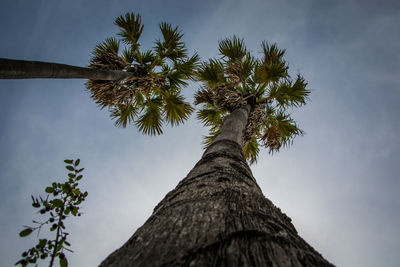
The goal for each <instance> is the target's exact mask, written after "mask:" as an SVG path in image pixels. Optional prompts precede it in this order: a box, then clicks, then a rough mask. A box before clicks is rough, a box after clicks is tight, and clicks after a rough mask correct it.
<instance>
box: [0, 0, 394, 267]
mask: <svg viewBox="0 0 400 267" xmlns="http://www.w3.org/2000/svg"><path fill="white" fill-rule="evenodd" d="M126 12H135V13H139V14H141V16H142V22H143V24H144V31H143V34H142V38H141V44H142V47H147V48H150V47H152V45H153V41H154V40H155V39H157V38H159V37H160V32H159V29H158V24H159V23H160V22H163V21H165V22H168V23H171V24H173V25H176V26H179V29H181V31H182V32H183V33H184V41H185V43H186V44H187V47H188V49H189V51H190V52H191V53H193V52H194V51H197V52H198V53H199V55H200V56H201V58H202V59H203V60H207V59H208V58H210V57H216V56H218V52H217V43H218V41H219V40H222V39H223V38H226V37H230V36H233V35H237V36H238V37H241V38H244V40H245V43H246V45H247V47H248V49H249V50H250V51H251V52H252V53H254V55H256V56H257V55H260V54H259V53H260V51H261V42H262V41H264V40H266V41H268V42H271V43H274V42H276V43H277V44H278V46H279V47H280V48H284V49H286V54H285V58H286V60H287V62H288V63H289V66H290V69H291V71H290V72H291V74H293V75H295V74H297V73H301V74H302V75H303V76H304V77H305V79H306V80H307V82H308V85H309V89H311V90H312V94H311V102H310V103H309V104H307V105H306V106H304V107H302V108H301V109H299V110H294V111H293V117H294V118H295V119H296V120H297V122H298V124H299V126H300V127H301V128H302V129H303V130H304V131H305V132H306V135H305V136H303V137H299V138H296V140H295V142H294V144H293V146H292V147H290V148H286V149H282V150H281V151H280V152H279V153H276V154H274V155H270V154H268V151H267V150H266V149H265V150H263V151H262V152H261V153H260V158H259V161H258V163H257V164H256V165H252V166H251V168H252V171H253V174H254V177H255V178H256V179H257V181H258V183H259V185H260V187H261V189H262V191H263V193H264V195H265V196H266V197H267V198H269V199H270V200H271V201H272V202H273V203H274V204H275V205H276V206H278V207H280V208H281V209H282V211H283V212H285V213H286V214H287V215H288V216H289V217H291V218H292V220H293V224H294V225H295V227H296V229H297V230H298V232H299V234H300V236H302V237H303V238H304V239H305V240H306V241H307V242H308V243H309V244H310V245H312V246H313V247H314V248H315V249H316V250H318V251H319V252H320V253H321V254H322V255H323V256H324V257H325V258H326V259H327V260H329V261H330V262H332V263H334V264H335V265H337V266H345V267H346V266H347V267H350V266H365V267H373V266H382V267H394V266H400V254H399V253H398V251H400V213H399V210H400V194H399V193H398V188H400V179H399V178H400V177H399V174H398V168H399V163H400V162H399V154H400V143H399V139H398V136H399V134H400V120H399V119H398V117H399V115H400V105H399V104H398V103H399V102H400V81H399V78H398V77H400V73H399V72H400V71H399V70H400V54H399V53H398V47H399V45H400V2H399V1H397V0H384V1H378V0H346V1H344V0H343V1H342V0H303V1H294V0H279V1H278V0H220V1H218V0H214V1H209V0H204V1H192V0H188V1H178V0H171V1H161V0H159V1H156V0H147V1H138V0H130V1H123V0H119V1H117V0H111V1H110V0H98V1H88V0H80V1H78V0H68V1H66V0H59V1H45V0H36V1H21V0H2V1H0V25H1V27H0V36H1V42H0V58H13V59H25V60H37V61H49V62H58V63H64V64H70V65H77V66H86V65H87V64H88V61H89V58H90V53H91V51H92V49H93V48H94V46H95V45H96V44H97V43H99V42H101V41H103V40H104V39H105V38H107V37H111V36H115V34H116V32H117V31H118V29H117V27H116V26H115V25H114V24H113V21H114V19H115V18H116V17H117V16H119V15H122V14H125V13H126ZM84 83H85V81H84V80H45V79H37V80H1V81H0V125H1V129H0V148H1V150H0V170H1V172H0V225H1V227H0V236H1V238H0V265H1V266H12V265H13V264H14V263H15V262H16V261H18V260H19V258H20V254H21V253H22V252H23V251H24V250H26V249H28V248H30V247H31V246H32V245H33V244H34V242H35V239H36V236H31V237H27V238H23V239H22V238H19V237H18V233H19V231H20V230H22V226H23V225H31V223H30V222H31V220H32V219H35V218H40V217H39V216H38V215H37V214H35V210H34V209H33V208H32V207H31V199H30V196H31V194H32V195H35V196H38V195H42V196H44V195H45V193H44V191H43V190H44V188H45V187H46V186H47V185H49V184H51V183H52V182H53V181H59V182H62V181H63V180H64V179H65V176H66V172H65V169H64V163H63V160H64V159H67V158H80V159H81V166H82V167H85V171H84V178H83V179H82V180H81V181H82V182H81V188H82V190H86V191H88V192H89V196H88V198H87V200H86V201H85V202H84V203H83V211H84V214H83V216H81V217H79V218H70V219H68V220H67V221H66V227H67V230H68V232H69V233H70V243H71V244H72V249H73V250H74V251H75V252H74V253H71V254H67V257H68V260H69V262H70V266H97V265H98V264H99V263H100V262H101V261H102V260H104V259H105V258H106V257H107V256H108V255H109V254H110V253H111V252H113V251H114V250H115V249H117V248H119V247H120V246H121V245H122V244H123V243H124V242H125V241H126V240H128V238H129V237H130V236H131V235H132V234H133V233H134V232H135V230H136V229H137V228H138V227H140V226H141V225H142V224H143V223H144V222H145V220H146V219H147V218H148V217H149V216H150V215H151V213H152V210H153V208H154V207H155V206H156V204H157V203H158V202H159V201H161V199H162V198H163V197H164V196H165V195H166V193H168V192H169V191H170V190H172V189H173V188H174V187H175V186H176V185H177V183H178V182H179V181H180V180H181V179H182V178H184V177H185V176H186V175H187V173H188V172H189V171H190V170H191V168H193V166H194V165H195V163H196V162H197V161H198V160H199V159H200V157H201V155H202V151H203V150H202V145H201V142H202V137H203V136H204V135H205V134H207V129H206V128H203V127H202V125H201V124H200V123H199V122H198V121H196V119H195V116H194V115H192V117H191V118H190V119H189V120H188V121H187V123H185V124H184V125H183V126H178V127H172V128H171V127H170V126H166V127H164V134H163V135H162V136H157V137H149V136H144V135H142V134H141V133H139V132H138V131H137V129H136V128H135V127H134V126H130V127H128V128H126V129H121V128H116V127H114V125H113V121H112V120H111V119H110V118H109V115H108V112H107V110H100V109H99V108H98V107H97V106H96V104H95V103H94V102H93V101H92V100H91V99H90V96H89V93H88V92H87V91H86V89H85V86H84ZM198 87H199V84H197V83H191V84H190V85H189V86H188V87H187V88H185V89H183V93H184V95H185V96H186V99H187V100H188V101H189V102H191V103H193V93H194V92H195V90H197V89H198ZM46 265H47V264H46V263H43V265H40V266H46Z"/></svg>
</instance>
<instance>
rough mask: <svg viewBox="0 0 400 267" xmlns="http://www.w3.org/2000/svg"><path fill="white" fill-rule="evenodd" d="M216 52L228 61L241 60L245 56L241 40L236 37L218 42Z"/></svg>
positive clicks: (244, 48)
mask: <svg viewBox="0 0 400 267" xmlns="http://www.w3.org/2000/svg"><path fill="white" fill-rule="evenodd" d="M218 50H219V52H220V53H221V55H222V56H224V57H227V58H228V60H242V58H243V57H244V56H245V55H246V54H247V49H246V46H245V44H244V41H243V39H239V38H237V37H236V36H233V37H232V38H226V39H224V40H222V41H220V42H218Z"/></svg>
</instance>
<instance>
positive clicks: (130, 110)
mask: <svg viewBox="0 0 400 267" xmlns="http://www.w3.org/2000/svg"><path fill="white" fill-rule="evenodd" d="M115 24H116V25H117V26H118V27H119V29H120V32H119V33H118V35H119V36H120V37H121V40H118V39H117V38H107V39H106V40H105V41H104V42H102V43H100V44H98V45H97V46H96V47H95V49H94V50H93V53H92V58H91V60H90V64H89V66H88V67H87V68H85V67H76V66H70V65H65V64H58V63H48V62H39V61H23V60H12V59H4V58H1V59H0V79H28V78H63V79H64V78H83V79H88V82H87V83H86V87H87V89H88V90H89V92H90V94H91V97H92V98H93V99H94V100H95V101H96V103H98V104H99V106H100V107H101V108H105V107H107V108H109V110H110V114H111V117H112V118H113V119H115V125H116V126H122V127H126V126H127V124H129V123H133V124H135V125H136V126H137V127H138V129H139V130H140V131H141V132H142V133H143V134H148V135H157V134H162V125H163V123H170V124H171V125H178V124H181V123H183V122H184V121H185V120H186V119H187V118H188V117H189V115H190V114H191V113H192V111H193V108H192V107H191V106H190V104H188V103H187V102H185V101H184V97H183V96H182V94H181V88H182V87H183V86H186V85H187V80H189V79H192V78H193V75H194V74H195V68H196V67H197V65H198V63H197V62H198V60H199V56H198V55H197V54H196V53H195V54H194V55H192V56H189V55H188V51H187V49H186V47H185V44H184V43H183V42H182V40H181V39H182V37H183V34H182V33H181V32H180V31H179V30H178V28H177V27H175V28H174V27H172V26H171V25H170V24H168V23H165V22H163V23H161V24H160V25H159V27H160V30H161V34H162V39H158V40H156V41H155V46H154V48H153V49H149V50H146V51H141V50H140V43H139V38H140V36H141V34H142V31H143V25H142V23H141V17H140V15H135V14H133V13H127V14H125V16H119V17H117V18H116V20H115Z"/></svg>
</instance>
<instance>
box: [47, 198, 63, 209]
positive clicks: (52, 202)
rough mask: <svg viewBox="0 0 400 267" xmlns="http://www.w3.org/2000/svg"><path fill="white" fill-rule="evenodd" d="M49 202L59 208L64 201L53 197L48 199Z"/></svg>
mask: <svg viewBox="0 0 400 267" xmlns="http://www.w3.org/2000/svg"><path fill="white" fill-rule="evenodd" d="M50 203H51V204H53V205H54V206H55V207H57V208H61V207H62V206H64V202H63V201H62V200H61V199H58V198H56V199H53V200H52V201H50Z"/></svg>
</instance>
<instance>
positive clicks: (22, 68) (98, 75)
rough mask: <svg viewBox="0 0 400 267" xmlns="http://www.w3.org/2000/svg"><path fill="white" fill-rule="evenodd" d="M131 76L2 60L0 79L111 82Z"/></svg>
mask: <svg viewBox="0 0 400 267" xmlns="http://www.w3.org/2000/svg"><path fill="white" fill-rule="evenodd" d="M131 76H133V75H132V73H129V72H125V71H118V70H99V69H91V68H83V67H76V66H70V65H65V64H58V63H48V62H40V61H25V60H14V59H5V58H0V79H31V78H58V79H73V78H75V79H88V80H105V81H110V80H121V79H125V78H128V77H131Z"/></svg>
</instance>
